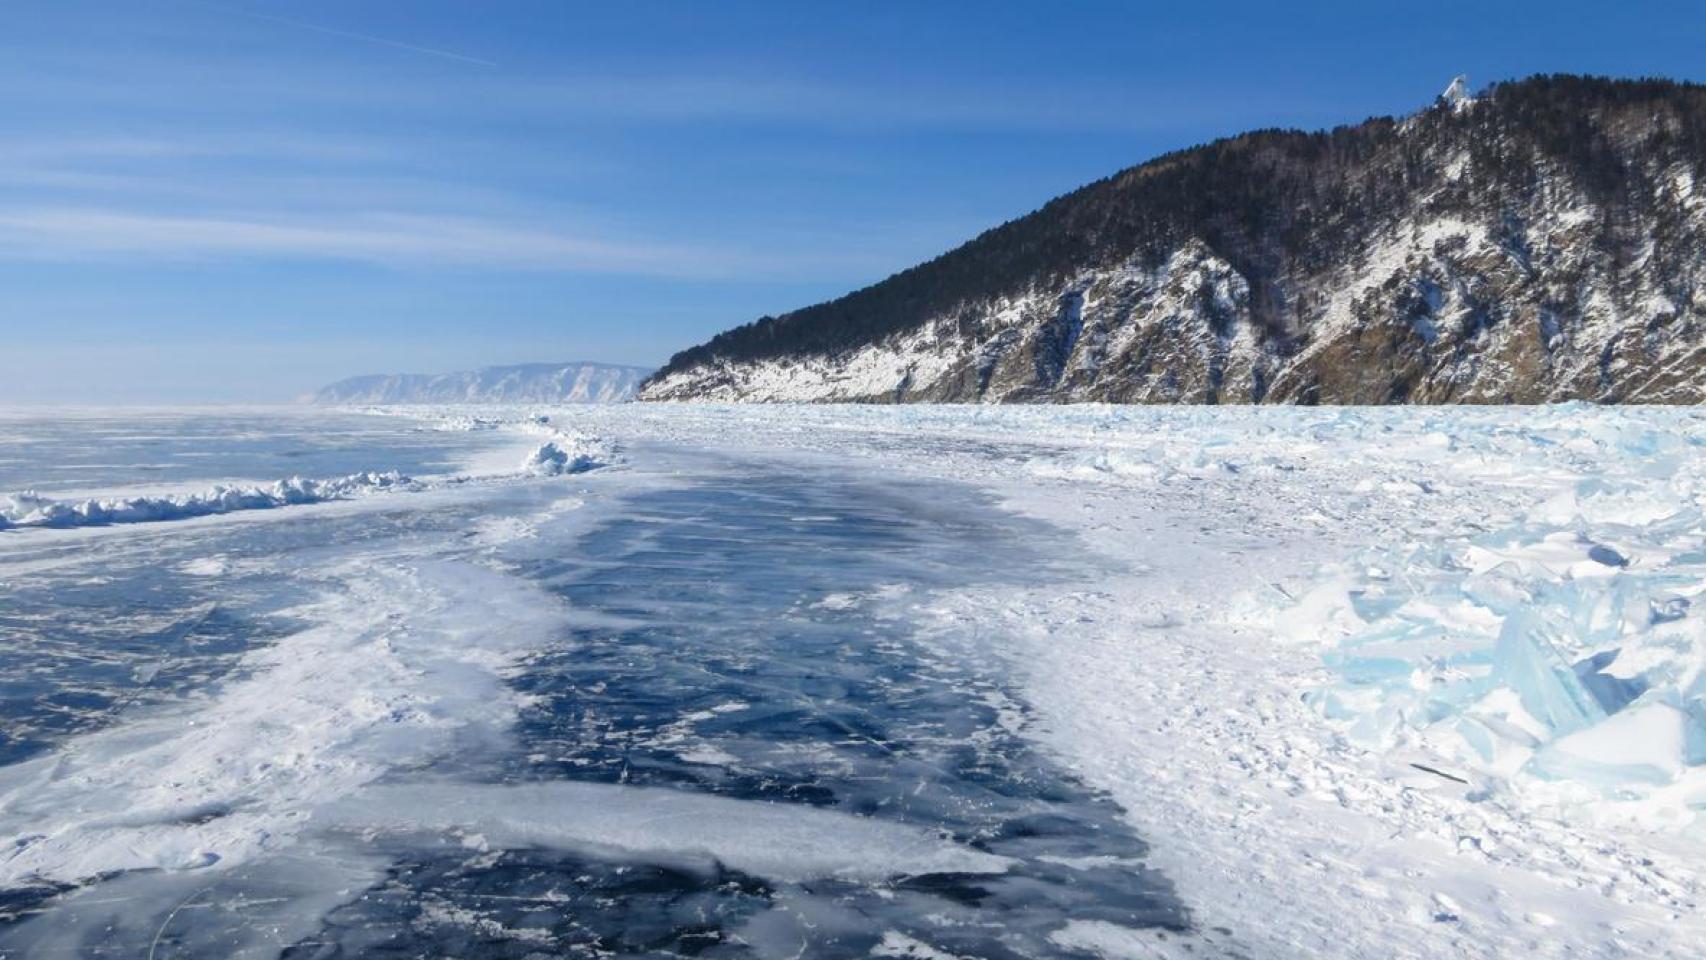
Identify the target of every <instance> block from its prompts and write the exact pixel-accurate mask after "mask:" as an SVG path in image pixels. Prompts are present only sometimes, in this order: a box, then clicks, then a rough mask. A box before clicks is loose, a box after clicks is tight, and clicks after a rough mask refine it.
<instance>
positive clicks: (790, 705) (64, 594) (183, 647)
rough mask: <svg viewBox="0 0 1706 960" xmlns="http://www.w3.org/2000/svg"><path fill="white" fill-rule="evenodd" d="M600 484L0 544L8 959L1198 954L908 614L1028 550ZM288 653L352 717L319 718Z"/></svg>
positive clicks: (668, 477)
mask: <svg viewBox="0 0 1706 960" xmlns="http://www.w3.org/2000/svg"><path fill="white" fill-rule="evenodd" d="M369 419H370V420H372V419H374V418H369ZM390 422H391V423H394V424H396V426H397V427H398V428H400V427H402V426H404V425H405V423H407V421H401V420H393V421H390ZM385 423H386V422H385V421H379V426H380V427H383V426H384V425H385ZM266 427H267V425H266V424H265V423H264V422H261V423H254V424H250V425H248V426H247V427H246V428H245V430H246V433H245V436H246V437H247V435H248V433H249V432H255V433H260V434H264V433H265V432H266ZM38 429H39V428H38ZM103 429H104V430H105V429H110V426H103ZM367 430H368V435H369V436H373V435H375V434H381V433H383V431H382V430H380V429H377V428H375V427H374V425H373V424H369V425H368V427H367ZM180 432H181V433H187V434H194V431H192V430H183V429H182V428H181V427H180ZM395 432H397V433H399V434H400V436H401V439H398V440H394V441H391V442H389V443H388V444H383V443H382V444H380V445H379V449H380V450H381V451H382V452H395V451H396V450H398V449H403V450H406V451H407V452H408V453H409V455H411V456H413V457H415V458H416V462H425V463H431V462H444V461H439V460H435V459H434V458H449V457H451V456H452V455H453V454H454V453H456V452H457V451H456V450H455V449H454V444H452V447H453V449H452V450H450V451H445V450H443V449H434V448H433V447H432V446H431V445H427V444H421V443H419V435H418V434H416V433H413V432H403V431H401V430H396V431H395ZM441 436H449V437H452V438H453V440H454V439H459V438H457V437H456V435H455V434H442V435H441ZM38 442H41V443H47V442H49V441H46V440H40V441H38ZM208 442H210V443H216V441H213V440H209V441H208ZM241 442H242V444H243V445H244V446H249V445H250V444H251V442H252V441H251V440H249V439H244V440H243V441H241ZM262 446H264V444H262ZM443 446H445V444H440V447H441V448H442V447H443ZM625 455H626V457H627V458H628V459H629V460H631V461H633V462H635V463H643V464H646V465H647V470H646V471H645V475H644V476H638V475H630V476H628V477H621V476H616V475H615V474H614V473H613V474H611V475H610V476H606V477H594V476H593V475H589V477H588V479H584V480H583V479H580V478H575V479H568V478H551V479H548V480H532V479H518V480H516V481H515V482H513V483H507V484H503V483H493V484H488V485H484V486H482V487H480V488H478V489H468V488H459V489H456V490H453V491H437V492H434V491H426V492H420V493H398V494H395V495H392V496H387V497H375V498H370V499H367V500H364V501H361V502H359V503H335V504H319V505H313V506H310V507H305V508H300V509H299V510H298V512H297V513H296V514H294V515H287V514H288V511H276V512H272V513H270V514H269V515H267V516H265V517H261V516H260V515H249V516H244V517H241V518H238V517H224V518H203V519H200V520H191V521H177V522H168V523H163V524H154V525H140V524H139V525H135V526H132V527H129V528H127V529H124V530H121V531H116V533H117V535H115V530H114V529H111V528H109V529H107V530H104V531H91V530H88V529H83V530H74V531H23V530H19V531H13V532H12V533H11V534H10V535H9V539H8V541H7V542H5V543H3V544H0V551H3V554H0V563H5V564H10V565H12V568H13V570H14V571H15V574H14V575H13V576H10V577H9V578H8V579H7V582H6V590H7V596H8V600H9V601H10V602H8V603H7V604H6V606H5V607H4V609H3V611H0V630H4V637H5V643H6V647H5V651H4V655H5V656H6V658H7V664H8V667H9V668H11V669H9V670H8V673H7V679H6V681H5V686H4V687H3V688H0V689H3V690H4V699H3V700H0V710H3V715H0V723H3V724H4V727H3V729H4V740H3V741H0V762H3V763H4V764H6V766H5V767H4V768H0V791H5V793H4V794H3V796H4V801H5V806H4V807H3V808H0V830H4V832H5V833H6V834H7V837H8V839H7V843H8V845H9V846H10V847H11V848H12V852H11V853H10V854H9V855H6V856H4V857H3V858H0V863H4V867H3V868H0V879H4V890H3V892H0V956H8V957H10V956H16V957H25V956H28V957H51V956H65V957H74V956H75V957H85V956H113V957H119V956H124V957H135V956H161V957H166V956H171V957H179V956H182V957H209V958H212V957H229V956H236V955H245V956H286V957H310V956H313V957H321V956H399V957H414V956H441V955H442V956H457V957H512V956H514V957H521V956H538V955H546V954H549V955H588V956H591V955H609V954H635V955H700V956H736V957H739V956H755V957H769V956H795V955H799V954H800V953H801V951H802V950H804V952H805V955H809V956H866V955H870V954H872V952H873V951H876V952H879V953H882V952H887V953H889V954H892V955H913V956H927V955H932V954H928V953H927V952H924V951H927V950H932V949H934V950H944V951H947V952H948V953H951V954H960V955H974V956H983V957H1029V956H1053V955H1060V956H1074V955H1090V954H1086V953H1085V952H1084V951H1082V950H1076V949H1072V948H1070V947H1069V946H1066V945H1063V944H1061V943H1059V942H1057V941H1056V940H1055V939H1051V937H1053V936H1054V935H1056V934H1058V932H1059V931H1061V930H1063V929H1064V928H1066V926H1067V924H1068V921H1073V920H1076V921H1080V922H1083V921H1100V922H1103V923H1107V924H1110V925H1115V926H1118V927H1121V928H1152V929H1157V930H1182V929H1185V928H1186V927H1187V926H1188V924H1189V918H1188V916H1187V914H1186V912H1185V910H1184V909H1183V907H1182V906H1181V904H1180V903H1179V901H1178V899H1177V898H1176V897H1175V896H1174V895H1173V893H1172V891H1171V889H1170V886H1169V884H1168V882H1167V881H1166V879H1165V878H1164V877H1162V876H1161V875H1160V874H1159V873H1158V872H1156V871H1155V870H1153V869H1151V868H1149V867H1147V866H1146V865H1145V863H1144V858H1145V855H1146V853H1147V849H1148V848H1147V845H1146V843H1145V842H1144V839H1143V838H1141V837H1139V836H1138V835H1137V834H1136V833H1135V832H1134V830H1133V829H1132V827H1131V826H1130V824H1129V823H1128V822H1127V820H1126V819H1125V818H1124V816H1123V815H1122V811H1121V810H1120V808H1119V807H1118V806H1117V805H1116V804H1115V803H1114V802H1113V801H1111V800H1110V799H1109V798H1108V797H1107V796H1106V795H1105V794H1104V793H1101V792H1099V791H1098V790H1096V789H1094V788H1092V787H1090V786H1088V785H1087V784H1085V783H1084V782H1083V781H1081V780H1080V779H1079V778H1077V777H1076V776H1075V775H1074V774H1073V773H1072V772H1071V771H1070V770H1069V769H1067V768H1066V766H1065V765H1064V764H1063V763H1062V762H1061V760H1060V759H1059V758H1058V757H1055V756H1052V755H1050V754H1048V753H1047V752H1046V751H1044V750H1042V749H1040V748H1039V746H1038V745H1037V743H1036V742H1035V741H1034V740H1033V739H1031V738H1029V737H1027V736H1026V727H1027V725H1028V724H1030V723H1031V722H1032V719H1031V717H1030V716H1029V708H1028V707H1027V705H1026V704H1025V702H1024V700H1023V697H1022V695H1021V694H1020V693H1019V691H1018V690H1017V689H1016V688H1015V685H1014V684H1013V682H1012V680H1011V673H1012V665H1011V662H1010V660H1009V657H1010V656H1011V651H1010V650H1006V649H1004V648H1003V647H1002V645H1001V643H1000V638H998V637H991V636H987V635H985V634H983V633H982V632H981V631H980V630H978V629H977V627H976V625H975V624H967V625H966V626H965V629H963V630H957V631H940V630H938V631H932V632H931V634H930V635H929V636H928V637H926V636H921V635H920V633H919V631H918V630H917V629H916V627H915V625H914V623H913V619H914V614H913V608H914V607H915V606H916V604H917V603H918V602H919V601H920V599H921V598H924V597H927V596H929V595H931V594H932V593H933V592H935V591H940V590H947V589H955V588H962V587H966V586H969V585H972V584H986V585H988V584H998V583H1001V582H1012V583H1015V584H1020V583H1025V584H1032V585H1034V584H1036V583H1038V582H1041V581H1046V580H1048V579H1051V578H1065V577H1069V576H1072V575H1074V573H1075V571H1074V569H1073V561H1072V560H1071V552H1070V551H1069V550H1067V549H1065V548H1064V544H1063V542H1062V540H1061V537H1060V536H1059V534H1058V533H1057V532H1056V531H1053V530H1051V529H1049V528H1047V527H1046V526H1044V525H1042V524H1039V523H1035V522H1030V521H1023V520H1019V519H1017V518H1014V517H1011V516H1008V515H1005V514H1003V513H1002V512H1000V511H998V510H995V509H993V506H992V504H991V503H989V502H988V501H987V499H986V498H984V497H983V496H982V495H980V494H978V493H977V492H976V491H975V490H973V489H971V488H968V487H964V486H959V485H954V484H949V483H942V482H926V481H920V480H898V479H884V478H880V477H876V476H857V475H849V473H848V472H847V471H845V470H843V469H840V468H839V467H838V466H837V465H835V464H833V463H826V462H823V461H821V460H810V459H800V458H797V457H795V458H767V459H758V458H743V457H738V456H729V455H726V454H711V453H706V452H703V451H698V450H694V449H692V448H689V447H685V446H682V445H679V444H657V443H653V444H642V445H639V446H636V447H634V448H632V449H630V450H628V451H626V452H625ZM243 456H244V457H245V458H250V459H249V460H248V461H246V462H266V461H268V460H269V459H270V458H271V456H272V455H271V454H269V453H266V452H264V451H255V450H250V451H248V452H246V453H244V454H243ZM378 465H380V466H388V465H386V464H378ZM355 466H356V468H365V467H366V466H370V465H359V464H358V465H355ZM111 476H113V477H114V478H115V479H117V480H118V481H119V482H125V481H127V480H128V479H129V478H128V477H124V476H123V475H122V471H118V470H115V471H114V473H113V474H112V475H111ZM103 534H104V535H103ZM26 537H27V538H32V539H31V540H28V541H26V540H25V539H24V538H26ZM92 553H98V555H94V556H92V555H91V554H92ZM470 588H473V589H475V590H476V591H477V592H478V593H479V595H480V603H482V604H485V606H484V607H483V608H481V609H476V610H474V611H473V613H472V614H470V613H469V608H470V607H472V606H473V604H471V603H469V602H467V601H466V600H465V599H464V597H463V595H462V593H461V591H464V590H467V589H470ZM328 595H329V596H328ZM375 607H386V608H388V609H385V610H384V611H383V613H382V615H378V616H375ZM358 608H359V609H358ZM423 608H424V609H423ZM434 634H437V635H438V636H437V637H434V636H433V635H434ZM489 634H508V636H504V637H502V638H500V639H497V640H492V639H491V638H490V637H489V636H487V635H489ZM476 635H478V636H476ZM423 636H425V637H426V638H427V639H424V640H423V639H422V638H423ZM459 645H467V646H471V647H474V648H478V653H477V655H468V651H467V649H454V648H455V647H457V646H459ZM316 657H323V658H324V662H325V663H326V664H328V665H335V666H336V667H337V668H338V669H340V670H342V671H345V672H348V673H350V674H353V675H355V676H360V677H370V678H372V680H371V682H362V683H359V684H354V685H351V686H349V687H348V689H347V693H348V695H349V697H351V698H354V699H357V700H362V701H371V702H370V703H367V704H365V705H362V704H358V705H357V706H355V707H353V708H352V707H351V705H350V703H348V702H332V701H331V700H330V698H328V699H327V702H324V703H316V702H315V700H316V698H317V697H320V696H322V695H323V694H324V693H325V691H324V689H323V687H322V686H321V685H322V684H323V683H325V682H326V681H327V677H326V676H325V675H324V674H323V673H321V672H320V671H317V670H313V669H308V670H304V669H300V663H299V661H300V659H301V658H309V659H310V661H311V660H312V659H313V658H316ZM286 661H288V662H286ZM417 674H430V675H432V676H431V677H429V678H424V679H423V678H422V677H420V676H417ZM328 727H331V728H332V729H327V728H328ZM186 731H187V732H186ZM208 751H215V752H218V751H225V752H224V755H219V756H212V757H210V756H209V755H208ZM139 757H142V758H145V759H144V760H142V761H140V762H139V759H138V758H139Z"/></svg>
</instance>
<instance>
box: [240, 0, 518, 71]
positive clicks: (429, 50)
mask: <svg viewBox="0 0 1706 960" xmlns="http://www.w3.org/2000/svg"><path fill="white" fill-rule="evenodd" d="M220 9H222V10H225V11H227V12H230V13H234V14H237V15H238V16H243V17H248V18H249V19H251V20H261V21H264V22H267V23H276V24H280V25H282V26H287V27H295V28H297V29H299V30H311V31H313V32H315V33H321V34H325V35H326V36H328V37H340V38H342V39H345V40H356V41H360V42H362V43H371V44H376V45H378V46H382V47H391V48H392V49H394V50H407V51H409V52H411V53H420V54H425V55H427V56H430V57H442V58H443V59H446V60H456V61H458V62H461V63H471V64H474V65H476V66H481V67H495V66H497V64H496V63H493V62H492V61H490V60H482V59H480V58H479V57H470V56H468V55H467V54H463V53H456V52H455V51H452V50H440V49H438V48H437V47H425V46H421V45H420V44H417V43H405V42H404V41H402V40H392V39H389V38H387V37H376V36H373V35H372V34H369V33H357V32H355V31H353V30H340V29H338V28H336V27H328V26H324V25H322V24H318V23H309V22H307V21H306V20H294V19H291V18H290V17H278V16H273V15H272V14H267V13H256V12H255V11H253V10H239V9H236V8H234V7H220Z"/></svg>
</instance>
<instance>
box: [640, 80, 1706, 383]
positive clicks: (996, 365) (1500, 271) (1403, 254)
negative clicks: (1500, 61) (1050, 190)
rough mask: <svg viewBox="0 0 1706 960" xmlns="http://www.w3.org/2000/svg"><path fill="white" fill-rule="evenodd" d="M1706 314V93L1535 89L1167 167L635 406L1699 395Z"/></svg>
mask: <svg viewBox="0 0 1706 960" xmlns="http://www.w3.org/2000/svg"><path fill="white" fill-rule="evenodd" d="M1454 89H1455V85H1454ZM1703 322H1706V87H1700V86H1692V85H1684V84H1674V83H1667V82H1659V81H1611V80H1598V79H1589V78H1577V77H1543V78H1535V79H1532V80H1526V81H1521V82H1518V83H1510V84H1503V85H1500V86H1497V87H1494V88H1493V89H1492V90H1490V91H1489V92H1488V93H1486V94H1485V95H1483V96H1482V97H1480V98H1479V99H1474V100H1468V99H1462V98H1459V97H1454V98H1452V99H1446V98H1442V99H1441V101H1440V102H1439V103H1438V104H1436V105H1435V106H1434V107H1433V108H1430V109H1428V110H1425V111H1423V112H1422V113H1420V114H1417V115H1415V116H1412V117H1409V118H1406V119H1404V120H1401V121H1399V120H1391V119H1377V120H1371V121H1368V122H1366V123H1363V124H1360V125H1358V126H1354V127H1344V128H1340V129H1337V130H1334V131H1331V132H1328V133H1315V134H1305V133H1296V132H1273V131H1269V132H1257V133H1252V134H1246V135H1244V136H1240V137H1236V138H1233V139H1230V140H1224V141H1219V142H1217V143H1213V144H1209V145H1207V146H1204V147H1199V148H1195V149H1193V150H1188V151H1183V152H1181V153H1177V154H1171V155H1169V156H1166V157H1162V158H1160V159H1158V160H1156V161H1153V162H1151V163H1148V164H1145V165H1143V166H1140V167H1135V168H1133V169H1131V170H1127V171H1125V172H1123V173H1120V174H1118V175H1116V176H1114V177H1111V178H1109V179H1107V180H1103V181H1100V182H1098V183H1095V184H1091V185H1090V186H1088V187H1085V188H1083V189H1082V190H1079V191H1077V192H1076V193H1073V194H1069V195H1067V196H1065V197H1062V198H1060V199H1058V200H1056V201H1053V202H1052V203H1050V204H1048V205H1047V206H1045V207H1044V208H1043V209H1041V210H1039V211H1037V212H1036V213H1033V214H1031V215H1029V216H1027V217H1024V218H1022V219H1020V220H1016V221H1013V222H1011V223H1008V224H1006V225H1003V226H1002V227H999V228H996V229H995V230H992V231H989V232H988V233H986V234H984V235H983V236H981V237H979V238H977V239H976V240H973V241H972V242H971V243H968V244H966V245H965V246H963V247H961V248H959V249H957V250H955V251H953V252H950V253H948V254H945V255H944V256H942V257H939V258H937V259H936V260H933V261H931V262H929V263H926V264H923V265H921V266H918V267H914V268H912V269H911V270H908V271H905V272H904V273H901V274H897V275H896V276H894V277H891V278H889V279H888V280H886V281H883V282H882V283H879V284H876V285H875V286H872V287H869V288H866V289H864V290H861V291H857V292H855V293H852V294H849V295H848V296H846V297H843V298H841V299H840V300H837V301H833V302H831V303H827V304H821V305H818V306H816V307H809V308H806V309H804V310H800V311H796V312H794V313H791V314H787V315H784V316H781V317H775V318H765V319H764V320H761V321H758V322H757V323H754V324H749V325H747V326H745V327H742V328H739V329H736V330H733V331H730V332H728V333H725V334H722V335H720V336H718V337H717V338H715V339H713V340H712V341H710V342H709V343H707V344H705V345H703V346H700V347H695V348H693V349H691V350H688V351H684V352H683V353H681V354H678V355H677V356H676V357H675V358H674V359H673V360H671V362H670V363H669V364H668V365H667V366H666V367H664V368H663V369H662V370H661V371H659V372H658V373H657V374H656V375H654V376H653V377H652V378H651V379H650V380H649V381H648V382H647V384H646V385H645V387H644V388H643V389H642V392H641V397H642V399H650V400H687V399H704V400H743V401H787V400H799V401H884V402H888V401H894V402H903V401H959V402H965V401H973V402H975V401H986V402H1069V401H1090V400H1101V401H1112V402H1129V403H1249V402H1268V403H1376V404H1378V403H1534V402H1544V401H1552V400H1566V399H1586V400H1597V401H1606V402H1651V403H1693V402H1699V401H1701V400H1702V399H1706V356H1703V354H1702V349H1703V347H1706V329H1703V327H1702V323H1703Z"/></svg>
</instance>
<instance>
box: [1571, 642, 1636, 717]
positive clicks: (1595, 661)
mask: <svg viewBox="0 0 1706 960" xmlns="http://www.w3.org/2000/svg"><path fill="white" fill-rule="evenodd" d="M1621 652H1622V648H1621V647H1619V648H1618V649H1615V650H1604V651H1601V652H1599V653H1596V654H1594V655H1593V656H1591V657H1588V658H1587V659H1585V660H1581V661H1578V662H1577V663H1576V665H1575V671H1576V679H1577V680H1580V681H1581V683H1582V686H1583V687H1585V688H1586V689H1587V692H1588V693H1589V694H1591V695H1592V696H1593V698H1594V701H1595V702H1597V703H1598V704H1599V706H1600V709H1602V710H1604V711H1605V712H1606V713H1607V714H1612V713H1616V712H1617V711H1619V710H1621V709H1623V708H1624V707H1627V706H1628V705H1629V704H1630V702H1631V701H1633V700H1634V699H1635V698H1636V697H1639V696H1640V695H1641V694H1643V693H1646V692H1647V682H1646V681H1645V680H1642V679H1641V678H1639V677H1632V678H1628V679H1625V678H1623V677H1614V676H1612V675H1611V674H1609V673H1606V672H1605V668H1606V667H1609V666H1611V665H1612V663H1614V662H1616V660H1617V655H1618V654H1619V653H1621Z"/></svg>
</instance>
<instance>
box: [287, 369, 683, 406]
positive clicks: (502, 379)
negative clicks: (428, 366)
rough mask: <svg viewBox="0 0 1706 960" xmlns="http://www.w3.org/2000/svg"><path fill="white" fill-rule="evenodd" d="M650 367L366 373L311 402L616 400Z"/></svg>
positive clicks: (341, 382)
mask: <svg viewBox="0 0 1706 960" xmlns="http://www.w3.org/2000/svg"><path fill="white" fill-rule="evenodd" d="M649 372H650V371H649V370H648V369H647V368H645V367H625V366H620V365H617V364H612V363H587V362H584V361H579V362H573V363H524V364H518V365H515V366H509V367H483V368H481V369H479V370H464V371H461V372H458V373H394V374H383V373H378V374H369V375H367V376H361V377H351V378H349V379H348V380H339V381H338V382H337V383H334V384H332V385H331V386H328V387H322V388H321V389H320V390H319V391H317V392H316V393H315V394H314V395H313V397H312V398H311V399H312V401H313V402H314V403H620V402H621V401H623V400H627V399H629V398H630V397H632V396H633V395H634V391H635V390H636V389H637V388H638V387H639V385H640V381H642V380H644V379H645V377H646V374H647V373H649Z"/></svg>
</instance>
